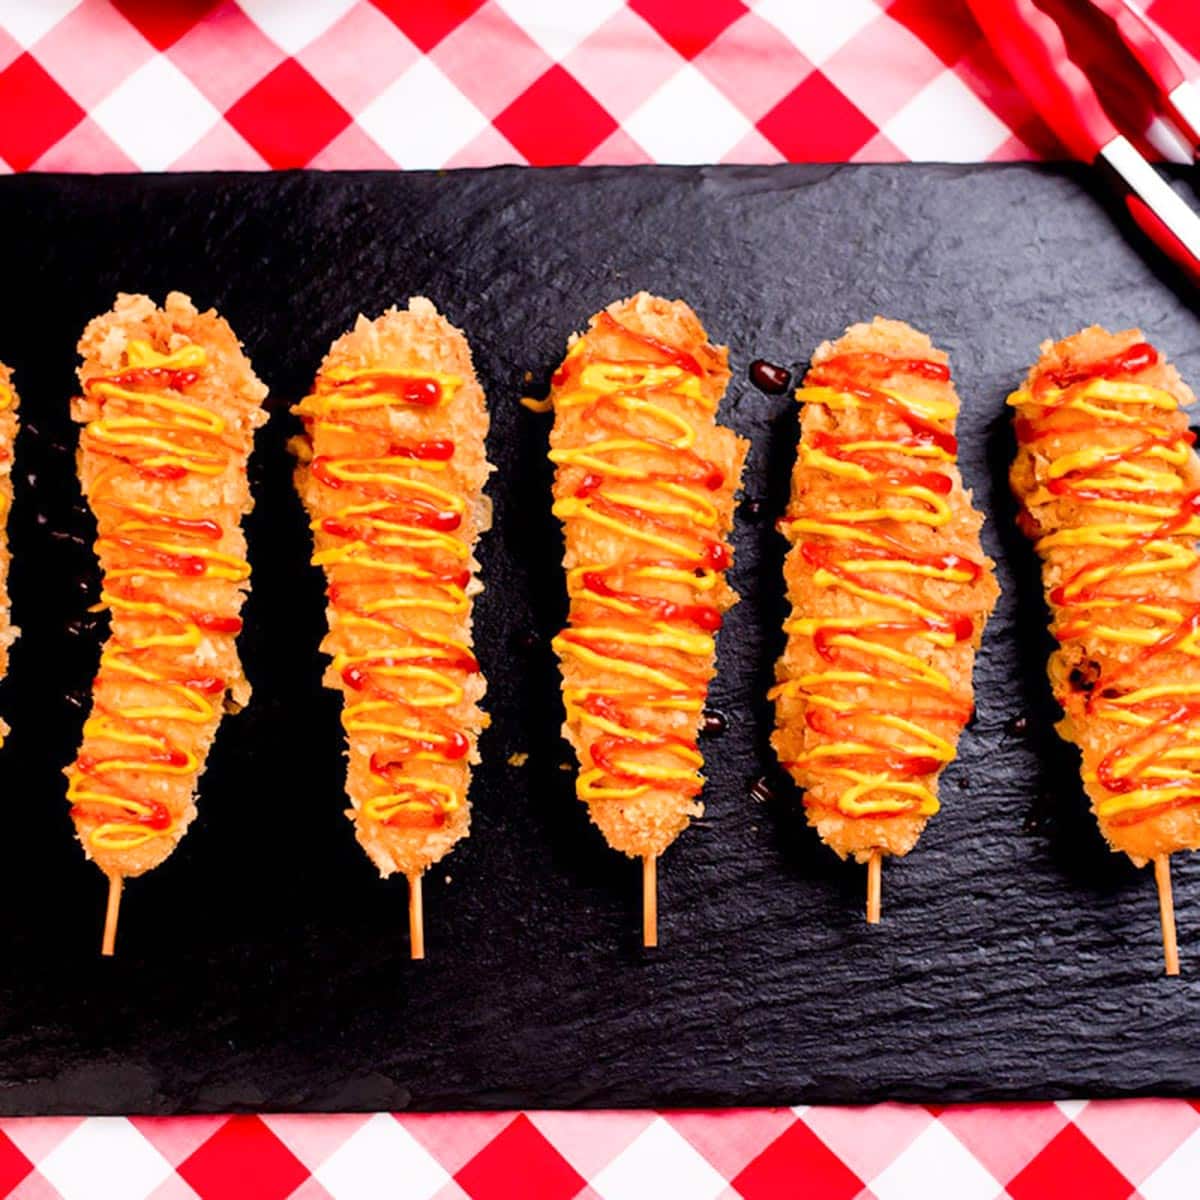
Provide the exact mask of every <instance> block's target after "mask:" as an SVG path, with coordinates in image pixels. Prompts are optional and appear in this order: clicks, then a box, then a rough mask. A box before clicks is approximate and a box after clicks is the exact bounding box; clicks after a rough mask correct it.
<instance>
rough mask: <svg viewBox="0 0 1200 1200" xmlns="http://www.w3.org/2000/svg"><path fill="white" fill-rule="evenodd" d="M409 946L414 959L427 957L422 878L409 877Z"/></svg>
mask: <svg viewBox="0 0 1200 1200" xmlns="http://www.w3.org/2000/svg"><path fill="white" fill-rule="evenodd" d="M408 945H409V949H410V950H411V952H412V957H413V958H414V959H418V958H424V957H425V908H424V905H423V904H422V902H421V876H420V875H410V876H409V877H408Z"/></svg>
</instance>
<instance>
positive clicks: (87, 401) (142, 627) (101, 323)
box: [66, 292, 267, 876]
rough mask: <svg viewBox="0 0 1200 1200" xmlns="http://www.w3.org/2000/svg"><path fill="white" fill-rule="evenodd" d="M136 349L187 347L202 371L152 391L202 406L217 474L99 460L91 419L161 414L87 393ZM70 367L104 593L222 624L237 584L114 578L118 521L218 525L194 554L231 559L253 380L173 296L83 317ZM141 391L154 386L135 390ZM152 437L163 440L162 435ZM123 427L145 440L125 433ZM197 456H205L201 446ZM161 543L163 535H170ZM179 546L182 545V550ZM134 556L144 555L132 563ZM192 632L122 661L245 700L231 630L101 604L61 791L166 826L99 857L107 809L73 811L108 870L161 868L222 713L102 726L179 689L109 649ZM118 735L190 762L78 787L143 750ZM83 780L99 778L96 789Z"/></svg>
mask: <svg viewBox="0 0 1200 1200" xmlns="http://www.w3.org/2000/svg"><path fill="white" fill-rule="evenodd" d="M134 342H137V343H146V344H148V345H149V346H150V348H151V349H152V350H153V351H155V352H157V353H159V354H170V353H171V352H175V351H181V350H185V349H186V348H188V347H193V346H196V347H201V348H202V349H203V351H204V360H205V361H204V365H203V367H202V368H200V369H199V370H198V372H197V378H196V379H195V380H194V382H192V383H190V384H189V385H187V387H186V390H185V391H180V390H176V389H174V388H169V387H165V386H164V387H162V388H160V389H158V391H159V392H160V393H161V395H162V396H164V397H165V398H166V399H168V400H169V401H172V402H175V401H181V402H185V403H186V404H187V405H189V406H192V407H193V408H199V409H202V410H203V411H204V412H205V413H206V414H208V416H209V417H210V418H212V419H213V420H214V421H215V422H218V423H220V425H221V426H222V428H223V432H222V433H221V434H220V435H219V438H218V439H217V444H216V446H215V451H216V453H218V454H219V455H220V457H221V458H222V460H223V461H222V465H221V467H220V469H219V470H218V471H217V472H216V473H215V474H211V473H204V474H201V473H189V474H187V475H186V476H185V477H183V478H161V477H160V478H155V477H150V476H147V475H146V474H144V473H142V472H139V471H138V470H137V469H135V468H134V467H133V466H131V465H130V461H129V459H128V457H126V456H125V455H124V453H123V451H117V452H116V453H115V454H114V453H113V452H112V446H113V443H112V441H111V440H105V439H101V438H100V437H99V435H98V433H97V430H96V427H95V426H94V425H93V424H92V423H93V422H96V421H98V420H100V419H101V418H103V419H104V420H106V421H107V422H109V423H110V424H113V423H115V424H116V425H117V426H121V424H122V422H128V421H131V420H132V421H133V422H134V423H135V424H136V422H138V421H142V420H144V419H145V418H146V414H147V412H148V411H151V412H154V413H155V414H156V416H161V413H162V412H163V411H164V410H161V409H159V410H148V409H147V408H146V407H145V406H144V405H142V404H136V403H132V402H129V401H127V400H125V399H122V398H120V397H110V398H108V399H103V400H102V399H101V398H100V397H99V396H98V395H97V394H96V392H95V391H94V390H92V391H89V390H88V385H89V383H91V382H92V381H94V380H97V379H99V378H101V377H105V376H111V375H113V374H114V373H118V372H121V371H123V370H125V369H126V368H128V366H129V362H128V359H127V351H128V349H129V347H130V344H131V343H134ZM79 353H80V355H81V356H82V359H83V361H82V363H81V365H80V367H79V380H80V383H81V384H82V385H83V389H84V390H83V392H82V393H81V395H80V396H79V397H77V398H76V399H75V400H73V401H72V404H71V415H72V417H73V418H74V419H75V420H76V421H77V422H79V423H80V424H81V425H82V426H83V427H84V428H83V429H82V430H81V433H80V442H79V453H78V458H77V464H78V470H79V478H80V481H81V483H82V485H83V490H84V493H85V495H86V496H87V498H88V501H89V503H90V504H91V507H92V510H93V513H94V514H95V517H96V523H97V528H98V533H99V539H98V541H97V553H98V555H99V558H100V566H101V570H102V572H103V574H104V588H105V594H106V595H107V594H108V593H109V592H111V591H113V590H114V589H115V590H118V591H120V592H121V593H122V595H124V596H125V598H126V599H128V600H130V601H133V602H136V603H137V604H143V605H151V606H157V608H158V609H159V610H160V611H161V610H162V609H169V610H171V611H176V612H187V613H193V614H195V613H200V614H206V615H211V616H214V617H219V618H222V619H228V620H233V619H236V618H237V616H238V614H239V613H240V611H241V607H242V603H243V601H244V599H245V596H246V592H247V591H248V588H249V582H248V579H247V578H241V579H226V578H215V577H212V576H211V575H209V574H206V575H203V576H201V577H196V578H186V577H181V576H179V575H177V574H172V573H171V572H166V573H165V577H158V576H156V575H154V574H153V573H150V574H146V575H141V574H138V573H137V572H134V574H133V577H132V578H130V577H129V574H128V571H125V573H124V576H123V577H120V578H118V577H115V576H114V575H113V572H114V571H121V570H122V569H123V568H127V567H128V565H129V561H130V560H129V554H130V551H129V549H128V546H127V545H124V544H123V543H128V542H129V540H130V539H132V540H135V541H136V540H137V539H139V538H144V537H146V536H148V533H147V530H148V529H153V528H155V527H154V526H153V525H151V526H149V527H146V528H142V527H139V526H137V525H136V522H135V524H134V525H132V526H131V524H130V522H131V520H134V518H133V516H132V507H131V506H134V507H137V508H138V510H139V511H143V512H144V511H148V510H153V511H157V512H161V513H169V514H177V515H183V516H187V517H190V518H204V519H207V520H209V521H212V522H215V523H216V524H218V525H219V526H220V530H221V534H220V538H219V540H218V541H214V542H205V543H204V548H205V549H206V550H212V551H214V552H216V553H219V554H221V555H224V556H227V557H228V559H229V560H231V561H239V562H244V559H245V553H246V544H245V537H244V535H243V532H242V528H241V521H242V518H243V517H244V516H245V514H246V513H248V512H249V511H250V509H251V507H252V499H251V496H250V488H249V483H248V481H247V476H246V463H247V460H248V458H249V455H250V452H251V450H252V449H253V444H254V432H255V430H256V429H257V428H258V427H259V426H260V425H261V424H262V423H263V422H264V421H265V420H266V412H265V411H264V410H263V407H262V402H263V400H264V399H265V398H266V395H267V389H266V388H265V387H264V386H263V384H262V383H261V382H260V381H259V380H258V378H257V377H256V376H255V374H254V371H253V369H252V367H251V365H250V361H249V359H248V358H247V357H246V355H245V354H244V353H243V351H242V348H241V344H240V343H239V342H238V340H237V337H236V336H235V335H234V333H233V330H232V329H231V328H230V327H229V324H228V323H227V322H226V321H225V320H224V318H222V317H220V316H218V315H217V313H216V312H214V311H212V310H209V311H207V312H199V311H197V309H196V308H195V306H194V305H193V304H192V302H191V300H190V299H189V298H188V297H187V296H185V295H183V294H181V293H179V292H172V293H170V294H169V295H168V296H167V299H166V302H165V303H164V304H163V306H162V307H161V308H159V307H157V306H156V305H155V304H154V302H153V301H152V300H150V299H149V298H148V297H146V296H140V295H125V294H122V295H120V296H118V297H117V301H116V303H115V304H114V306H113V308H112V310H111V311H110V312H107V313H104V314H103V315H101V316H98V317H96V318H95V319H94V320H92V321H90V322H89V323H88V325H87V327H86V329H85V330H84V332H83V336H82V338H81V339H80V342H79ZM148 386H149V387H151V388H153V386H154V385H148ZM164 430H165V432H164ZM134 432H135V433H136V432H145V431H144V430H139V429H135V431H134ZM151 432H154V433H155V435H156V436H159V437H161V438H163V439H164V440H165V441H166V443H167V445H168V448H169V447H170V445H171V444H172V441H173V439H176V438H184V439H186V437H187V436H188V435H187V434H186V433H181V432H180V431H179V427H178V426H172V427H170V428H167V427H165V426H164V427H162V428H160V429H157V430H155V431H151ZM210 448H211V447H210ZM164 536H167V537H168V539H169V537H170V535H164ZM192 545H193V543H192V542H191V541H188V542H187V544H186V545H185V546H183V550H184V551H185V552H191V547H192ZM138 561H144V560H138ZM189 629H190V630H192V631H193V632H194V633H195V635H196V636H195V640H194V642H193V643H191V644H178V643H177V644H174V645H166V646H160V647H158V648H157V649H154V650H151V651H149V652H148V653H147V654H133V655H131V656H127V658H126V661H132V662H135V663H136V664H137V666H138V667H139V668H147V667H149V668H150V669H152V670H156V669H158V668H162V669H163V670H164V671H165V672H168V673H175V674H180V675H182V676H187V675H194V676H196V677H210V678H216V679H220V680H223V681H224V703H225V705H227V706H229V707H231V708H240V707H242V706H244V705H245V704H246V702H247V701H248V700H249V696H250V688H249V685H248V683H247V681H246V678H245V674H244V672H243V670H242V664H241V661H240V659H239V657H238V653H237V646H236V640H235V635H234V634H233V633H230V632H221V631H212V630H208V629H205V630H203V631H200V630H198V629H197V628H196V627H195V626H194V625H193V624H191V623H190V622H189V621H183V622H176V621H172V620H169V619H164V618H163V617H161V616H157V615H154V614H152V613H151V612H149V611H148V610H147V609H144V608H143V609H141V610H138V609H135V608H131V607H125V608H121V607H110V634H109V639H108V641H107V643H106V645H105V649H104V652H103V657H102V662H101V671H100V674H99V676H98V678H97V683H96V686H95V688H94V691H93V707H92V715H91V718H90V719H89V721H88V722H87V724H86V725H85V727H84V736H83V741H82V744H81V746H80V751H79V756H78V758H77V759H76V762H75V763H74V764H73V765H72V766H71V767H68V768H67V771H66V774H67V776H68V779H69V780H70V781H71V786H72V789H73V790H74V789H75V788H78V787H81V786H82V787H85V788H87V787H93V788H94V787H97V786H98V787H99V788H101V789H103V788H104V787H106V786H107V784H108V782H110V781H113V782H115V784H116V785H117V786H119V787H121V788H123V789H124V790H125V791H126V792H127V794H129V795H131V796H133V797H136V798H139V799H142V800H144V801H145V802H147V803H157V804H161V805H162V806H163V807H164V808H165V809H166V811H167V813H168V814H169V817H170V825H169V828H167V829H165V830H163V831H162V832H161V833H159V834H158V835H157V836H154V837H153V838H151V839H150V840H148V841H145V842H143V843H142V844H140V845H136V846H132V847H130V848H124V849H122V848H109V847H106V846H104V845H97V844H94V842H93V840H92V839H93V837H94V836H95V835H96V832H97V830H98V829H100V828H101V827H105V826H110V825H111V824H113V822H114V821H119V820H120V819H121V817H120V812H119V810H114V809H112V808H111V807H110V806H107V805H100V806H99V807H97V806H96V805H94V804H90V805H85V806H84V811H81V810H80V809H79V808H76V809H75V810H73V811H74V814H75V825H76V831H77V833H78V835H79V839H80V842H81V843H82V845H83V848H84V852H85V853H86V854H87V855H88V857H89V858H91V859H93V860H94V861H95V862H96V864H97V865H98V866H99V867H100V868H101V870H103V871H104V872H105V873H106V874H109V875H120V876H125V875H140V874H142V873H143V872H145V871H148V870H150V869H151V868H152V867H155V866H157V865H158V864H159V863H160V862H162V861H163V859H165V858H166V857H167V856H168V855H169V854H170V853H171V851H172V850H173V849H174V848H175V846H176V845H177V844H178V843H179V841H180V839H181V838H182V837H183V834H184V833H185V832H186V830H187V827H188V826H189V825H190V824H191V822H192V820H193V818H194V817H195V815H196V806H195V793H196V788H197V785H198V780H199V776H200V774H201V773H202V772H203V770H204V766H205V762H206V759H207V755H208V751H209V748H210V746H211V745H212V741H213V738H214V736H215V735H216V731H217V727H218V725H219V723H220V717H221V711H222V696H221V695H217V696H215V697H211V698H210V699H211V700H212V704H211V709H212V711H211V714H210V715H208V716H206V717H204V718H203V719H199V720H181V719H174V718H170V717H160V716H146V717H139V716H136V715H135V716H131V717H130V718H129V719H128V720H120V721H118V722H117V723H116V725H115V726H114V725H112V724H109V725H108V726H107V728H105V727H103V722H104V721H105V720H106V719H107V718H106V714H108V715H111V714H121V713H125V712H127V711H128V712H131V713H134V714H136V713H137V711H138V710H139V709H152V710H153V709H161V708H162V707H163V706H164V705H170V704H176V706H178V703H179V693H178V692H172V691H170V690H169V689H168V688H165V687H164V686H161V685H157V684H151V683H148V682H144V681H142V680H140V679H139V678H138V677H137V676H136V675H131V674H128V673H122V672H121V671H120V670H113V669H110V668H108V667H106V666H105V663H106V662H109V661H111V659H112V656H113V655H114V652H115V653H116V654H117V655H118V657H119V656H120V654H121V648H122V647H129V646H131V645H134V644H137V643H139V642H141V641H144V640H145V639H151V640H153V639H154V638H156V637H158V638H161V637H164V636H166V637H168V638H171V637H174V638H176V639H178V638H179V637H180V635H181V632H183V633H184V640H185V642H186V638H187V634H186V631H187V630H189ZM113 730H115V731H116V732H117V733H118V734H122V735H132V736H134V737H135V738H137V737H144V738H149V739H151V740H154V741H156V742H160V743H161V744H170V745H172V746H173V747H175V748H176V749H177V750H178V752H179V753H180V754H181V755H182V756H184V757H185V758H186V759H187V760H188V761H189V762H190V763H191V764H193V765H192V766H191V767H185V768H183V769H180V770H176V771H174V772H173V773H161V772H153V771H145V770H139V769H121V770H117V771H116V772H115V773H104V774H98V775H94V776H92V782H91V783H89V782H88V780H87V779H86V778H84V777H82V773H81V767H80V764H81V763H85V762H87V761H89V760H90V761H92V762H96V761H101V762H103V761H112V760H120V759H121V758H122V757H126V758H127V757H128V756H129V755H130V747H131V745H132V746H133V747H134V749H133V753H134V754H135V755H136V754H139V753H145V752H146V749H147V748H146V745H145V744H144V743H142V744H138V743H137V742H136V741H135V742H133V743H131V742H129V741H128V740H121V739H120V738H119V737H112V736H110V732H111V731H113ZM96 781H99V782H98V783H97V782H96Z"/></svg>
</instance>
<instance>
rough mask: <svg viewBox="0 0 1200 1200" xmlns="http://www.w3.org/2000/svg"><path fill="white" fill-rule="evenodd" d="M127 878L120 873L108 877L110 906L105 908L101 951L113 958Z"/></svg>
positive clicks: (107, 956)
mask: <svg viewBox="0 0 1200 1200" xmlns="http://www.w3.org/2000/svg"><path fill="white" fill-rule="evenodd" d="M124 882H125V880H124V878H123V877H122V876H120V875H110V876H109V877H108V907H107V908H105V910H104V937H103V939H102V940H101V942H100V953H101V954H103V955H104V956H105V957H106V958H112V956H113V951H114V950H115V949H116V945H117V918H118V917H119V916H120V915H121V887H122V885H123V884H124Z"/></svg>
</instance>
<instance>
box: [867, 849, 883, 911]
mask: <svg viewBox="0 0 1200 1200" xmlns="http://www.w3.org/2000/svg"><path fill="white" fill-rule="evenodd" d="M882 892H883V855H882V854H880V853H879V851H878V850H872V851H871V857H870V858H868V859H867V924H868V925H878V924H879V912H880V909H881V908H882V907H883V900H882Z"/></svg>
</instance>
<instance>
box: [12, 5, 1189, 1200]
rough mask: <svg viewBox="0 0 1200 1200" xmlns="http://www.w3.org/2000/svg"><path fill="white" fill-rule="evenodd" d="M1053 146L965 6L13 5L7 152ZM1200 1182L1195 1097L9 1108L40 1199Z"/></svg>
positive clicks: (618, 153) (1182, 51) (333, 156)
mask: <svg viewBox="0 0 1200 1200" xmlns="http://www.w3.org/2000/svg"><path fill="white" fill-rule="evenodd" d="M1147 11H1148V12H1149V14H1150V16H1151V17H1152V18H1153V19H1154V21H1155V22H1156V23H1157V24H1158V26H1159V28H1160V30H1162V31H1164V32H1165V33H1166V34H1167V35H1168V37H1169V39H1170V40H1171V42H1172V46H1173V48H1174V50H1175V51H1176V53H1177V54H1178V56H1179V57H1180V59H1181V61H1182V62H1183V64H1184V66H1185V68H1186V69H1187V71H1188V72H1189V74H1190V75H1191V76H1192V77H1193V78H1196V77H1197V75H1200V70H1198V67H1197V61H1196V58H1195V57H1193V56H1200V4H1197V0H1150V3H1149V4H1148V5H1147ZM1056 153H1058V148H1057V146H1056V144H1055V141H1054V138H1053V136H1052V135H1051V134H1050V133H1049V132H1048V131H1047V130H1046V129H1045V128H1044V127H1043V126H1042V124H1041V123H1040V121H1039V120H1038V119H1037V117H1036V116H1035V115H1034V114H1033V112H1032V111H1031V109H1030V107H1029V105H1028V104H1027V102H1026V101H1025V100H1024V98H1023V97H1022V96H1021V95H1020V94H1019V93H1018V92H1017V91H1016V89H1015V88H1014V87H1013V85H1012V84H1011V82H1010V81H1009V80H1008V79H1007V77H1006V76H1005V74H1004V72H1003V70H1002V69H1001V68H1000V66H999V65H998V63H997V62H996V60H995V58H994V56H993V55H992V54H991V52H990V51H989V50H988V48H987V47H986V46H985V45H984V44H983V43H982V41H981V40H980V37H979V34H978V31H977V30H976V29H975V27H974V25H973V23H972V21H971V19H970V17H969V15H968V14H967V11H966V8H965V4H964V3H963V0H820V2H818V0H747V2H743V0H629V2H628V3H623V2H622V0H486V2H484V0H373V2H368V0H241V2H240V3H233V2H232V0H113V2H112V3H109V2H108V0H0V172H7V171H24V170H69V171H109V170H116V171H128V170H166V169H178V170H194V169H213V168H229V169H265V168H280V167H295V166H314V167H331V168H349V167H395V166H400V167H410V168H411V167H443V166H451V167H453V166H477V165H484V164H491V163H501V162H506V163H508V162H511V163H532V164H539V165H540V164H548V163H634V162H655V161H657V162H730V161H736V162H776V161H783V160H791V161H805V160H834V161H842V160H844V161H853V162H864V161H888V160H900V159H940V160H961V161H983V160H1000V159H1014V158H1016V159H1019V158H1032V157H1039V156H1045V155H1053V154H1056ZM1198 1194H1200V1112H1198V1111H1197V1107H1196V1106H1195V1105H1193V1104H1191V1103H1187V1102H1183V1101H1162V1100H1133V1101H1123V1102H1107V1103H1103V1102H1094V1103H1086V1102H1082V1101H1071V1102H1063V1103H1058V1104H1022V1105H1005V1106H960V1107H951V1108H945V1109H928V1108H922V1107H917V1106H901V1105H883V1106H879V1107H875V1108H869V1109H857V1110H856V1109H846V1108H834V1107H819V1108H798V1109H758V1110H746V1111H736V1110H735V1111H725V1112H719V1113H703V1112H664V1113H653V1112H611V1113H544V1112H530V1113H520V1114H514V1113H474V1114H464V1113H458V1114H444V1115H429V1116H413V1115H392V1114H388V1113H376V1114H373V1115H345V1114H343V1115H330V1116H314V1117H298V1116H270V1115H266V1116H261V1117H255V1116H241V1117H191V1118H167V1119H148V1118H132V1119H128V1120H126V1119H124V1118H86V1119H85V1118H54V1119H49V1118H47V1119H26V1120H5V1121H0V1195H13V1196H17V1197H24V1198H25V1200H48V1198H52V1197H63V1198H64V1200H106V1198H109V1197H120V1198H121V1200H141V1198H143V1197H145V1198H154V1200H180V1198H182V1197H201V1198H202V1200H240V1198H242V1197H245V1198H253V1200H283V1198H284V1197H296V1198H297V1200H318V1198H321V1197H326V1198H328V1197H333V1198H334V1200H365V1198H367V1197H379V1196H388V1197H393V1196H395V1197H401V1198H402V1200H434V1198H436V1200H449V1198H451V1197H457V1198H460V1200H461V1198H463V1197H470V1198H471V1200H508V1198H510V1197H521V1198H522V1200H568V1198H569V1197H591V1198H597V1197H599V1198H603V1200H661V1198H662V1197H667V1196H678V1197H680V1198H681V1200H716V1198H718V1197H738V1196H740V1197H745V1198H746V1200H777V1198H783V1197H799V1196H802V1197H806V1198H808V1200H855V1198H861V1197H877V1198H878V1200H907V1198H908V1197H918V1196H919V1197H921V1198H922V1200H993V1198H995V1197H1011V1198H1012V1200H1043V1198H1045V1200H1050V1198H1054V1200H1057V1198H1059V1197H1068V1196H1087V1197H1088V1198H1089V1200H1127V1198H1130V1197H1143V1198H1144V1200H1177V1198H1178V1200H1182V1198H1184V1197H1187V1198H1189V1200H1190V1198H1193V1197H1195V1196H1197V1195H1198Z"/></svg>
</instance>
